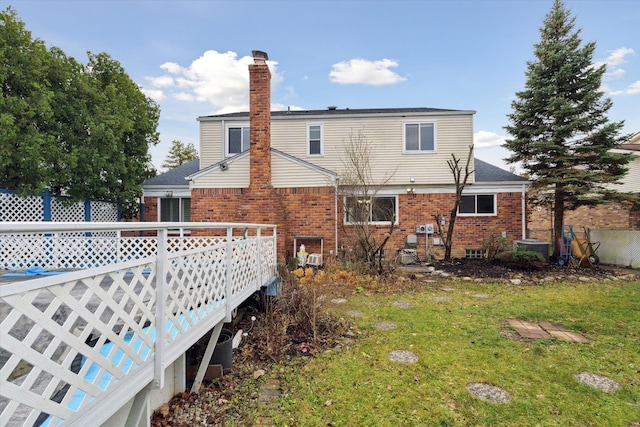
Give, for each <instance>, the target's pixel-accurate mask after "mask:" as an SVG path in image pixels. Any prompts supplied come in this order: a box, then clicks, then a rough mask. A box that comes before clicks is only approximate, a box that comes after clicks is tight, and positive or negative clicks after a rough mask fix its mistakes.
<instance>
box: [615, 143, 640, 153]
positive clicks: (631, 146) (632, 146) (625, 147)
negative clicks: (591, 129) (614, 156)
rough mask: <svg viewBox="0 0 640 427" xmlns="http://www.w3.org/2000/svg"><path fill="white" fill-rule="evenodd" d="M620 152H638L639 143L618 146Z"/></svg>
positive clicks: (639, 149)
mask: <svg viewBox="0 0 640 427" xmlns="http://www.w3.org/2000/svg"><path fill="white" fill-rule="evenodd" d="M617 148H619V149H620V150H629V151H640V143H638V144H622V145H618V147H617Z"/></svg>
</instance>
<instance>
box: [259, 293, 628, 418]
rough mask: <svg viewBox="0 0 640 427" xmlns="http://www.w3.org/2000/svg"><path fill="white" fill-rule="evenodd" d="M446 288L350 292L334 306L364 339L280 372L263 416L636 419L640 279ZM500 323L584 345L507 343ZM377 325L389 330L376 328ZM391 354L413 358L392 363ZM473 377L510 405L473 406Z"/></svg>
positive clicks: (480, 403)
mask: <svg viewBox="0 0 640 427" xmlns="http://www.w3.org/2000/svg"><path fill="white" fill-rule="evenodd" d="M440 286H441V285H440ZM447 286H448V287H451V288H454V289H455V290H454V291H452V292H448V293H445V292H443V291H442V290H440V289H439V286H438V285H436V284H425V285H424V287H423V288H422V289H420V290H418V291H415V292H411V293H408V294H401V295H370V296H367V295H364V294H356V295H354V296H352V297H351V298H350V301H349V303H348V304H346V305H341V306H339V307H337V309H338V310H340V311H342V312H343V313H346V312H347V311H349V310H357V311H360V312H363V313H364V316H362V317H355V318H353V322H354V323H355V324H356V325H357V327H358V329H359V330H360V331H361V337H360V339H358V340H357V341H356V342H355V343H354V344H352V345H351V346H348V347H346V348H343V349H342V350H333V351H330V352H328V353H325V354H322V355H319V356H317V357H314V358H312V359H311V360H309V361H307V362H305V363H302V362H298V365H295V366H289V367H288V368H286V369H285V370H284V373H283V375H282V376H283V378H282V380H283V391H284V394H283V397H282V398H281V400H280V407H278V408H277V409H275V410H273V412H272V413H270V414H265V415H268V416H270V417H271V418H272V420H273V421H274V423H275V425H280V426H284V425H295V426H297V427H303V426H334V427H338V426H381V427H382V426H425V425H427V426H431V425H433V426H467V425H469V426H476V425H480V426H538V425H539V426H632V425H634V423H640V282H601V283H594V282H591V283H580V284H554V285H548V286H539V287H533V286H532V287H516V286H507V285H497V284H496V285H480V284H475V283H474V284H472V283H471V282H455V283H454V282H452V283H448V284H447ZM476 293H483V294H488V295H490V298H488V299H478V298H475V297H473V294H476ZM435 296H447V297H450V298H452V301H451V302H438V301H435V300H434V299H433V298H434V297H435ZM397 301H404V302H408V303H410V304H411V307H409V308H401V307H398V306H396V305H394V303H395V302H397ZM344 315H345V316H346V314H344ZM507 318H519V319H523V320H529V321H552V322H559V323H562V324H564V325H565V326H567V328H568V329H569V330H571V331H573V332H579V333H581V334H583V335H584V336H585V337H587V338H588V339H590V340H591V341H592V343H591V344H577V343H569V342H564V341H555V340H540V341H526V340H521V341H514V340H513V339H510V338H509V337H507V336H505V333H504V332H505V330H507V329H508V328H507V327H505V324H504V320H505V319H507ZM381 321H390V322H393V323H395V324H396V325H397V327H396V328H395V329H391V330H379V329H376V328H375V326H374V325H375V324H376V323H377V322H381ZM392 350H409V351H411V352H413V353H415V354H416V355H417V356H418V357H419V360H418V362H417V363H414V364H399V363H396V362H393V361H391V360H390V359H389V357H388V353H389V352H390V351H392ZM584 371H588V372H592V373H596V374H599V375H606V376H608V377H609V378H611V379H613V380H615V381H617V382H618V383H620V385H621V386H622V388H621V389H620V390H618V391H616V392H614V393H605V392H603V391H600V390H597V389H594V388H591V387H589V386H586V385H583V384H580V383H578V382H577V381H576V380H575V378H574V376H575V375H576V374H578V373H580V372H584ZM471 382H486V383H490V384H493V385H497V386H499V387H501V388H503V389H505V390H506V391H507V392H508V393H509V394H510V395H511V397H512V400H511V402H510V403H505V404H495V403H490V402H487V401H483V400H480V399H479V398H477V397H475V396H473V395H472V394H470V393H469V392H468V391H467V389H466V385H467V384H469V383H471Z"/></svg>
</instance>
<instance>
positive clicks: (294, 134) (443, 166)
mask: <svg viewBox="0 0 640 427" xmlns="http://www.w3.org/2000/svg"><path fill="white" fill-rule="evenodd" d="M409 122H411V123H426V122H433V123H436V127H435V131H436V142H437V152H434V153H429V155H425V156H422V155H406V154H403V134H404V123H409ZM246 123H247V121H246V118H243V120H238V119H227V120H224V122H223V121H222V120H220V121H218V122H214V121H202V122H200V127H201V130H200V134H201V138H202V139H201V160H200V162H201V167H202V168H205V167H207V166H210V165H212V164H214V163H217V162H219V161H221V160H222V159H223V158H224V130H223V129H224V128H226V127H229V126H238V125H243V124H246ZM316 123H321V124H322V145H323V155H322V156H308V144H307V143H306V141H307V125H308V124H316ZM358 133H361V135H363V136H364V137H365V138H366V140H367V142H368V143H370V144H374V145H375V149H374V150H373V158H372V159H371V163H372V171H373V174H374V179H375V180H377V181H382V180H385V179H389V181H388V185H397V186H400V187H406V185H407V184H408V183H409V182H410V179H411V178H414V182H415V185H416V186H419V185H420V184H428V185H450V184H453V177H452V175H451V171H450V170H449V167H448V166H447V161H448V160H450V159H451V154H454V155H455V156H456V157H457V158H459V159H462V160H461V161H463V162H464V161H466V158H467V154H468V152H469V146H470V145H471V144H473V115H472V114H471V113H469V112H463V113H460V114H457V113H448V114H419V115H415V116H411V117H403V116H399V115H398V116H384V115H381V117H378V116H373V117H372V116H367V117H348V116H343V115H341V116H331V115H330V114H328V115H326V116H322V117H318V118H317V121H314V120H313V117H310V116H306V117H290V116H275V117H273V118H272V120H271V141H272V142H271V145H272V147H273V148H276V149H278V150H280V151H283V152H285V153H287V154H289V155H291V156H294V157H297V158H299V159H304V160H307V161H309V162H310V163H313V164H314V165H317V166H319V167H321V168H324V169H327V170H330V171H333V172H335V173H337V174H341V173H342V172H343V171H344V169H345V165H344V162H343V159H344V157H345V156H344V153H345V151H344V150H345V146H346V145H348V144H349V140H350V138H351V137H355V136H357V135H358ZM275 161H276V160H275V156H272V162H275ZM274 165H275V163H272V173H273V176H272V181H273V183H274V185H276V181H277V182H284V181H280V177H283V176H285V175H286V174H287V171H286V170H285V171H281V170H278V168H276V167H275V166H274ZM472 166H473V165H472ZM286 167H287V168H290V167H293V166H291V163H289V165H288V166H286ZM295 167H297V166H295ZM287 170H289V169H287ZM229 172H231V171H226V172H224V173H225V174H229ZM277 174H280V175H278V178H276V175H277ZM307 174H308V172H307ZM297 175H298V174H296V176H297ZM223 176H224V177H225V178H224V181H225V183H224V184H223V183H221V182H217V183H216V185H215V187H219V188H220V187H230V186H237V182H236V181H231V182H230V181H228V179H227V178H226V177H227V176H229V175H223ZM220 179H222V178H220ZM246 179H247V183H248V179H249V178H248V169H247V178H246ZM283 179H285V178H283ZM305 179H306V178H305ZM285 180H286V179H285ZM199 181H200V180H199ZM301 182H304V180H302V181H301ZM473 182H474V180H473V177H472V179H471V180H470V181H469V184H472V183H473ZM228 183H231V184H232V185H225V184H228ZM247 185H248V184H247ZM323 185H326V184H323ZM200 186H201V185H200V184H198V187H200ZM278 186H280V185H278ZM284 186H285V187H291V186H297V183H296V182H295V181H293V180H288V184H286V185H284Z"/></svg>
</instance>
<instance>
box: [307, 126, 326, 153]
mask: <svg viewBox="0 0 640 427" xmlns="http://www.w3.org/2000/svg"><path fill="white" fill-rule="evenodd" d="M315 126H317V127H319V128H320V152H319V153H311V128H312V127H315ZM307 156H310V157H319V156H324V124H322V123H307Z"/></svg>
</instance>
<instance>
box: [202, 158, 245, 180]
mask: <svg viewBox="0 0 640 427" xmlns="http://www.w3.org/2000/svg"><path fill="white" fill-rule="evenodd" d="M218 161H219V160H218ZM227 166H228V167H227V169H226V170H224V171H223V170H221V169H215V170H212V171H210V172H209V173H206V174H204V175H202V176H201V177H199V178H196V179H195V180H193V182H192V183H191V188H247V187H249V156H246V157H245V158H242V159H238V160H236V161H234V162H233V163H229V164H228V165H227Z"/></svg>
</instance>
